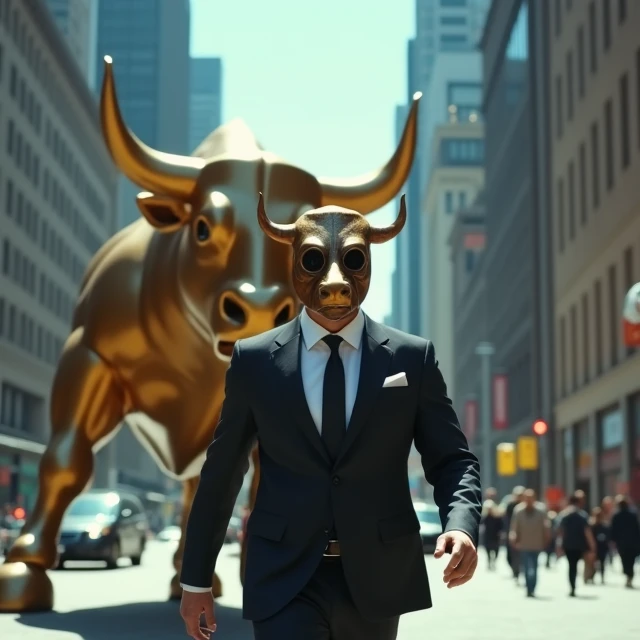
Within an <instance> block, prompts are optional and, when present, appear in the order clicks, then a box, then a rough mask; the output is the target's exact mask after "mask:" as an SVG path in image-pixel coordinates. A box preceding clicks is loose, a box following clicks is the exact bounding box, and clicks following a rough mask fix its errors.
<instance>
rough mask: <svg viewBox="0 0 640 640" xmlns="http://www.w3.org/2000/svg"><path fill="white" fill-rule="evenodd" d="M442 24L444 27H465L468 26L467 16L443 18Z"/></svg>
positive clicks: (441, 19) (441, 18)
mask: <svg viewBox="0 0 640 640" xmlns="http://www.w3.org/2000/svg"><path fill="white" fill-rule="evenodd" d="M440 24H441V25H442V26H443V27H453V26H464V25H466V24H467V16H441V17H440Z"/></svg>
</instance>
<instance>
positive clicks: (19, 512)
mask: <svg viewBox="0 0 640 640" xmlns="http://www.w3.org/2000/svg"><path fill="white" fill-rule="evenodd" d="M26 515H27V514H26V512H25V510H24V509H23V508H22V507H16V508H15V509H14V510H13V517H14V518H15V519H16V520H24V517H25V516H26Z"/></svg>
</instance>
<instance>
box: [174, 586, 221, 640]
mask: <svg viewBox="0 0 640 640" xmlns="http://www.w3.org/2000/svg"><path fill="white" fill-rule="evenodd" d="M203 613H204V619H205V620H206V623H207V627H206V628H202V627H201V626H200V616H201V615H202V614H203ZM180 615H181V616H182V619H183V620H184V623H185V625H186V627H187V633H188V634H189V635H190V636H191V637H192V638H194V640H208V638H210V637H211V634H212V633H213V632H214V631H215V630H216V614H215V605H214V602H213V594H212V593H211V591H207V592H205V593H195V592H193V591H185V590H183V591H182V602H181V603H180Z"/></svg>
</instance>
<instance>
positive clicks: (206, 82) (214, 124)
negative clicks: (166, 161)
mask: <svg viewBox="0 0 640 640" xmlns="http://www.w3.org/2000/svg"><path fill="white" fill-rule="evenodd" d="M190 66H191V82H190V87H189V91H190V96H189V151H190V152H193V151H194V150H195V149H196V148H197V147H198V145H199V144H200V143H201V142H202V141H203V140H204V139H205V138H206V137H207V136H208V135H209V134H210V133H211V132H212V131H213V130H214V129H216V128H218V127H219V126H220V125H221V124H222V60H221V59H220V58H191V65H190Z"/></svg>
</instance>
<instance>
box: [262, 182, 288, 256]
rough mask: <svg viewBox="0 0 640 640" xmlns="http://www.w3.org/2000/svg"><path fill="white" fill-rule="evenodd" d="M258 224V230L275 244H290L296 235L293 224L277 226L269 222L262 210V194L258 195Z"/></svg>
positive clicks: (263, 209)
mask: <svg viewBox="0 0 640 640" xmlns="http://www.w3.org/2000/svg"><path fill="white" fill-rule="evenodd" d="M258 223H259V224H260V228H261V229H262V230H263V231H264V232H265V233H266V234H267V235H268V236H269V237H270V238H271V239H272V240H275V241H276V242H282V243H283V244H291V243H292V242H293V239H294V237H295V235H296V225H295V224H277V223H276V222H272V221H271V220H269V216H268V215H267V212H266V211H265V208H264V198H263V197H262V193H260V200H258Z"/></svg>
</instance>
